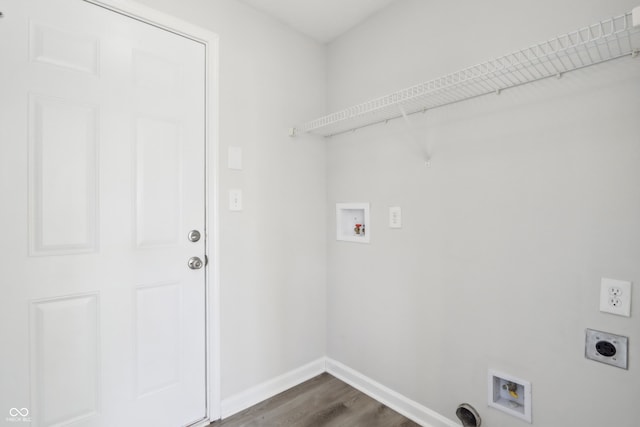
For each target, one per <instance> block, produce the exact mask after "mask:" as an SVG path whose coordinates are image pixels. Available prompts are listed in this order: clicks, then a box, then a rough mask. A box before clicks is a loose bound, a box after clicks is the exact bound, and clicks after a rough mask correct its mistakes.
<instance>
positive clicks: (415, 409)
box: [326, 358, 460, 427]
mask: <svg viewBox="0 0 640 427" xmlns="http://www.w3.org/2000/svg"><path fill="white" fill-rule="evenodd" d="M326 367H327V372H328V373H330V374H331V375H333V376H334V377H336V378H338V379H340V380H342V381H344V382H345V383H347V384H349V385H350V386H352V387H353V388H356V389H358V390H360V391H361V392H363V393H364V394H366V395H368V396H370V397H372V398H374V399H375V400H377V401H378V402H380V403H384V404H385V405H387V406H388V407H389V408H391V409H393V410H394V411H396V412H398V413H400V414H402V415H404V416H405V417H407V418H409V419H410V420H413V421H415V422H416V423H418V424H420V425H421V426H424V427H460V424H459V423H456V422H454V421H452V420H450V419H448V418H446V417H444V416H442V415H440V414H439V413H437V412H435V411H433V410H431V409H429V408H427V407H425V406H422V405H421V404H419V403H418V402H414V401H413V400H411V399H409V398H407V397H405V396H403V395H401V394H400V393H397V392H395V391H393V390H391V389H389V388H387V387H385V386H383V385H382V384H380V383H378V382H376V381H374V380H372V379H371V378H369V377H367V376H365V375H363V374H361V373H360V372H357V371H355V370H353V369H351V368H349V367H348V366H345V365H343V364H342V363H340V362H337V361H335V360H333V359H329V358H327V360H326Z"/></svg>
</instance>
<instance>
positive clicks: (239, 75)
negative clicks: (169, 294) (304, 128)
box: [140, 0, 326, 399]
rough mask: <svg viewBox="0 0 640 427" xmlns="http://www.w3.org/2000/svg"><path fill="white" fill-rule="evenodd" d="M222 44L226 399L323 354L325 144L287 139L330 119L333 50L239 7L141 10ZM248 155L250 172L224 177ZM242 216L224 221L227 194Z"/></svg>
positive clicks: (159, 2)
mask: <svg viewBox="0 0 640 427" xmlns="http://www.w3.org/2000/svg"><path fill="white" fill-rule="evenodd" d="M140 3H143V4H146V5H148V6H150V7H153V8H155V9H158V10H160V11H162V12H165V13H169V14H172V15H174V16H176V17H178V18H180V19H183V20H185V21H189V22H191V23H193V24H195V25H199V26H201V27H203V28H205V29H208V30H210V31H213V32H215V33H217V34H219V35H220V134H219V135H220V156H221V161H220V166H221V169H220V205H221V209H220V256H221V262H220V286H221V302H222V307H221V329H222V331H221V335H222V336H221V348H222V355H221V359H222V360H221V364H222V366H221V370H222V378H221V381H222V383H221V388H222V390H221V394H222V398H223V399H225V398H228V397H230V396H233V395H235V394H237V393H239V392H242V391H245V390H247V389H249V388H251V387H253V386H255V385H257V384H260V383H263V382H264V381H267V380H270V379H272V378H274V377H277V376H279V375H281V374H283V373H285V372H288V371H291V370H293V369H295V368H298V367H300V366H302V365H304V364H306V363H308V362H311V361H313V360H316V359H317V358H319V357H322V356H324V355H325V352H326V350H325V331H326V317H325V315H326V306H325V301H326V225H325V224H326V223H325V215H324V210H325V207H326V178H325V177H326V172H325V167H326V165H325V152H326V148H325V145H324V144H323V143H322V141H319V140H313V139H306V140H304V141H301V140H297V139H292V138H289V137H288V136H287V128H288V127H291V126H292V125H293V124H294V123H296V122H300V121H303V120H305V119H306V118H307V117H315V116H317V115H320V114H322V113H323V112H324V109H325V94H326V86H325V83H326V78H325V77H326V75H325V69H326V67H325V49H324V46H321V45H319V44H317V43H315V42H313V41H311V40H310V39H307V38H305V37H303V36H301V35H299V34H297V33H295V32H294V31H292V30H290V29H289V28H287V27H285V26H284V25H282V24H280V23H278V22H276V21H274V20H272V19H270V18H267V17H266V16H265V15H263V14H261V13H259V12H256V11H255V10H253V9H251V8H249V7H246V6H244V5H242V4H241V3H239V2H237V1H235V0H215V1H211V0H183V1H179V2H177V1H173V0H141V1H140ZM229 146H240V147H242V149H243V156H244V170H243V171H231V170H229V169H227V168H226V158H227V157H226V156H227V148H228V147H229ZM230 188H240V189H242V190H243V191H244V211H243V212H230V211H228V209H227V207H228V198H227V194H228V190H229V189H230Z"/></svg>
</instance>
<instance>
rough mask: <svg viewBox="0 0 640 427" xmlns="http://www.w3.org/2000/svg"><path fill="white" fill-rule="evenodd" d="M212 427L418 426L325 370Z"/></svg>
mask: <svg viewBox="0 0 640 427" xmlns="http://www.w3.org/2000/svg"><path fill="white" fill-rule="evenodd" d="M210 427H419V424H416V423H415V422H413V421H411V420H409V419H407V418H405V417H403V416H402V415H400V414H398V413H397V412H395V411H394V410H392V409H390V408H388V407H387V406H385V405H383V404H382V403H380V402H377V401H375V400H373V399H372V398H370V397H369V396H367V395H366V394H364V393H361V392H360V391H358V390H356V389H355V388H353V387H351V386H350V385H348V384H345V383H344V382H342V381H340V380H338V379H337V378H335V377H333V376H331V375H329V374H327V373H324V374H321V375H319V376H317V377H315V378H312V379H310V380H309V381H306V382H304V383H302V384H300V385H298V386H296V387H294V388H292V389H289V390H287V391H285V392H283V393H280V394H278V395H276V396H274V397H272V398H271V399H268V400H265V401H264V402H261V403H258V404H257V405H255V406H252V407H251V408H249V409H246V410H244V411H242V412H240V413H238V414H236V415H233V416H231V417H229V418H227V419H225V420H222V421H216V422H214V423H212V424H210Z"/></svg>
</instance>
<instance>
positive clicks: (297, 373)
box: [221, 357, 326, 418]
mask: <svg viewBox="0 0 640 427" xmlns="http://www.w3.org/2000/svg"><path fill="white" fill-rule="evenodd" d="M325 362H326V359H325V358H324V357H322V358H320V359H318V360H315V361H313V362H311V363H309V364H307V365H304V366H302V367H300V368H298V369H294V370H293V371H289V372H287V373H285V374H283V375H280V376H279V377H276V378H273V379H271V380H269V381H266V382H264V383H262V384H258V385H257V386H255V387H251V388H250V389H248V390H245V391H243V392H240V393H238V394H236V395H234V396H231V397H229V398H227V399H224V400H223V401H222V404H221V409H222V418H227V417H229V416H231V415H233V414H237V413H238V412H240V411H243V410H245V409H247V408H250V407H252V406H253V405H255V404H257V403H260V402H262V401H264V400H266V399H269V398H270V397H273V396H275V395H276V394H279V393H282V392H283V391H285V390H288V389H290V388H292V387H295V386H297V385H298V384H301V383H303V382H305V381H307V380H310V379H311V378H313V377H315V376H318V375H320V374H322V373H323V372H325V371H326V367H325Z"/></svg>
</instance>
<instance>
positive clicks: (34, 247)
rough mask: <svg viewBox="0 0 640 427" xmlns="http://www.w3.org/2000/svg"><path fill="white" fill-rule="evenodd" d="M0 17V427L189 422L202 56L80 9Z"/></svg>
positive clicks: (199, 281)
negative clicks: (0, 426)
mask: <svg viewBox="0 0 640 427" xmlns="http://www.w3.org/2000/svg"><path fill="white" fill-rule="evenodd" d="M0 12H2V13H3V17H2V18H1V19H0V178H1V183H0V191H1V193H0V194H1V200H2V201H1V203H2V209H1V210H0V238H1V240H0V268H1V271H0V274H1V275H0V280H1V281H2V283H1V285H0V286H1V287H0V292H1V298H0V316H1V320H2V321H1V322H0V349H1V350H0V357H1V363H0V424H2V423H5V424H7V425H12V426H15V425H31V426H54V425H55V426H66V425H73V426H104V427H115V426H119V427H120V426H154V427H159V426H167V427H176V426H184V425H188V424H191V423H194V422H196V421H198V420H202V419H203V418H205V416H206V382H205V381H206V370H205V270H206V269H205V268H204V267H202V268H199V269H197V268H196V269H191V268H189V266H188V265H187V263H188V260H189V259H190V258H191V257H199V258H200V259H201V260H203V261H204V260H205V241H204V237H205V155H204V154H205V47H204V45H202V44H200V43H198V42H195V41H193V40H190V39H188V38H185V37H183V36H180V35H177V34H174V33H172V32H169V31H166V30H164V29H161V28H158V27H155V26H153V25H150V24H147V23H143V22H140V21H138V20H135V19H132V18H129V17H126V16H123V15H120V14H118V13H115V12H113V11H110V10H107V9H104V8H102V7H99V6H96V5H93V4H90V3H87V2H84V1H82V0H19V1H15V0H0ZM191 230H198V231H199V232H200V233H201V236H202V238H201V239H200V240H198V241H195V242H192V241H190V240H189V239H188V238H187V236H188V234H189V232H190V231H191ZM195 267H197V265H196V266H195ZM14 409H15V410H14ZM25 410H28V415H25ZM16 422H19V424H16Z"/></svg>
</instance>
